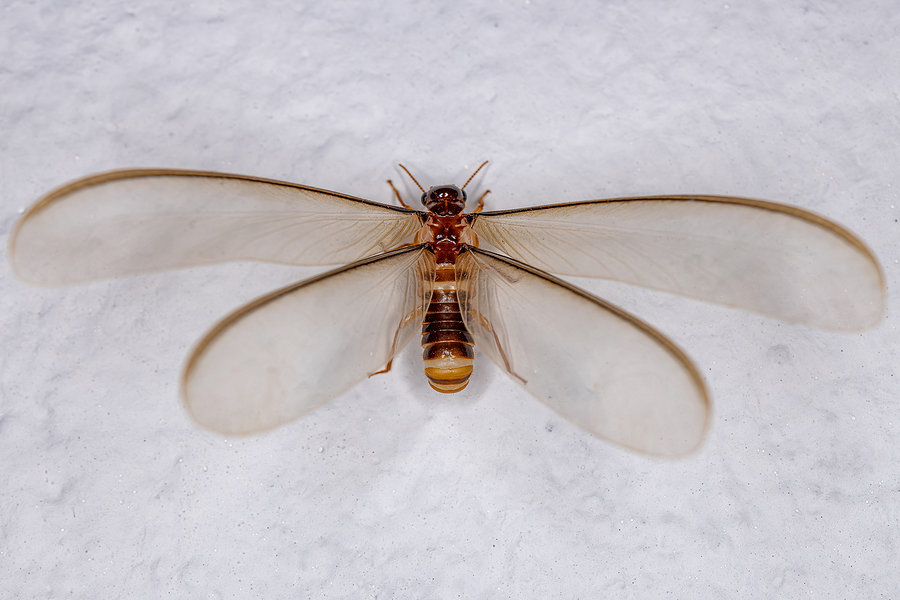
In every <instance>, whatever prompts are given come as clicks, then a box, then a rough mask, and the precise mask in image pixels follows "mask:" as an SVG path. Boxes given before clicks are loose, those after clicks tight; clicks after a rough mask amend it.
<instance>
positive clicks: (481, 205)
mask: <svg viewBox="0 0 900 600" xmlns="http://www.w3.org/2000/svg"><path fill="white" fill-rule="evenodd" d="M490 193H491V190H484V193H483V194H482V195H481V196H479V197H478V205H477V206H476V207H475V210H473V211H472V212H473V213H480V212H481V209H483V208H484V197H485V196H487V195H488V194H490Z"/></svg>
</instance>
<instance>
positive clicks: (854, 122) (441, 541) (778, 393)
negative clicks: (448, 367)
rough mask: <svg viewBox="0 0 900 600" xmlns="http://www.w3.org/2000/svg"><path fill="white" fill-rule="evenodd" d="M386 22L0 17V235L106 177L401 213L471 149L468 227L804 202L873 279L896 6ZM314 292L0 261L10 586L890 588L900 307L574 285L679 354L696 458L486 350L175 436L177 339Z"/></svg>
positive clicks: (711, 591)
mask: <svg viewBox="0 0 900 600" xmlns="http://www.w3.org/2000/svg"><path fill="white" fill-rule="evenodd" d="M384 4H385V3H370V2H360V1H347V2H329V3H326V2H321V3H312V2H307V3H303V2H301V3H291V2H268V3H261V2H252V1H248V0H244V1H241V0H226V1H224V2H207V1H199V2H169V1H166V2H154V3H150V2H146V3H141V2H138V3H125V2H118V1H116V0H99V1H87V2H79V3H72V2H60V1H56V2H51V1H46V0H43V1H42V0H37V1H35V2H20V1H11V2H6V3H5V4H4V5H3V7H2V8H0V14H2V18H0V168H2V173H0V202H2V206H0V232H2V234H3V236H4V237H8V235H9V232H10V230H11V227H12V226H13V223H14V222H15V220H16V219H17V218H18V216H19V214H20V211H21V210H22V209H23V208H24V207H26V206H28V205H29V204H31V203H32V202H33V201H34V200H35V199H36V198H37V197H39V196H40V195H41V194H42V193H45V192H47V191H48V190H50V189H51V188H53V187H55V186H57V185H59V184H62V183H64V182H66V181H67V180H70V179H73V178H76V177H79V176H83V175H86V174H89V173H93V172H96V171H101V170H106V169H113V168H121V167H129V166H170V167H182V168H199V169H212V170H220V171H230V172H239V173H248V174H255V175H260V176H265V177H273V178H279V179H288V180H292V181H299V182H302V183H307V184H310V185H315V186H318V187H323V188H326V189H334V190H339V191H343V192H346V193H350V194H354V195H360V196H365V197H370V198H372V199H375V200H380V201H389V200H390V193H389V189H388V187H387V186H386V185H385V184H384V180H385V179H386V178H388V177H394V178H395V179H397V178H398V175H397V171H396V170H395V168H394V167H393V165H394V163H396V162H397V161H398V160H402V161H405V162H406V163H407V164H408V165H410V166H411V167H412V168H413V169H414V170H415V172H416V173H419V174H420V175H421V177H420V178H421V179H423V180H425V181H427V182H431V183H438V182H440V183H444V182H447V181H448V180H457V181H458V179H459V177H460V176H461V174H462V173H466V172H468V171H469V170H470V169H471V168H472V167H473V166H475V165H477V164H478V162H480V161H481V160H482V159H485V158H489V159H491V160H492V161H493V162H492V165H491V167H490V169H489V171H488V172H487V174H486V176H485V178H484V183H485V184H486V185H489V187H490V188H491V189H492V190H493V192H494V193H493V194H492V195H491V196H490V197H489V200H490V202H491V207H492V208H507V207H515V206H524V205H533V204H543V203H548V202H561V201H574V200H582V199H588V198H595V197H604V196H621V195H639V194H650V193H667V192H668V193H691V192H694V193H703V192H705V193H717V194H733V195H743V196H751V197H759V198H766V199H771V200H776V201H782V202H788V203H792V204H796V205H798V206H802V207H804V208H807V209H811V210H814V211H817V212H820V213H822V214H825V215H827V216H829V217H831V218H833V219H835V220H837V221H838V222H840V223H842V224H844V225H846V226H847V227H849V228H850V229H852V230H853V231H855V232H856V233H858V234H859V235H860V236H861V237H863V238H864V239H865V240H866V242H867V243H868V244H870V246H871V247H872V248H873V250H874V251H875V252H876V253H877V254H878V255H879V256H880V258H881V260H882V262H883V265H884V268H885V271H886V275H887V280H888V285H889V288H893V287H894V282H895V281H896V277H897V275H898V272H900V269H898V262H897V261H898V258H897V257H898V256H900V225H898V216H900V208H898V205H900V198H898V195H900V142H898V140H900V118H898V114H900V77H898V73H900V37H898V35H897V32H898V31H900V13H898V11H897V10H896V3H895V2H892V1H891V0H882V1H864V2H857V3H844V4H841V3H833V2H813V3H807V2H799V1H787V2H778V3H775V2H762V3H737V2H735V3H725V2H718V3H715V2H702V1H687V2H635V3H626V2H603V3H586V2H581V3H579V2H544V1H532V2H528V1H524V2H503V3H493V4H491V3H478V2H404V1H398V2H393V3H387V4H388V5H387V6H384ZM122 235H123V236H127V235H128V232H122ZM313 272H314V271H313V270H310V269H291V268H284V267H275V266H264V265H233V266H222V267H216V268H207V269H194V270H189V271H182V272H177V273H170V274H160V275H153V276H145V277H135V278H131V279H125V280H119V281H111V282H102V283H96V284H92V285H85V286H80V287H71V288H65V289H36V288H31V287H28V286H27V285H25V284H23V283H21V282H19V281H17V280H15V279H14V278H13V277H12V276H11V273H10V270H9V265H8V264H7V263H6V261H3V262H0V344H2V348H3V353H2V355H0V361H2V362H0V365H2V373H0V376H2V379H0V464H2V473H3V478H2V483H0V597H3V598H163V597H166V598H168V597H171V598H256V597H271V598H286V597H299V598H493V597H501V598H504V597H505V598H599V597H614V598H662V597H673V598H724V597H730V598H738V597H739V598H806V597H810V598H895V597H898V595H900V575H898V573H900V569H898V553H900V543H898V535H900V472H898V469H897V465H898V462H900V442H898V439H900V393H898V391H900V390H898V388H900V381H898V377H897V375H896V371H897V366H898V347H900V335H898V331H897V326H896V314H897V313H896V307H897V303H896V295H891V296H890V297H889V310H888V314H887V316H886V318H885V320H884V321H883V322H882V324H881V325H880V326H879V327H877V328H876V329H873V330H870V331H866V332H863V333H860V334H852V335H841V334H833V333H823V332H819V331H814V330H810V329H806V328H803V327H799V326H792V325H786V324H783V323H779V322H777V321H773V320H769V319H765V318H762V317H758V316H754V315H749V314H745V313H741V312H737V311H732V310H728V309H724V308H718V307H714V306H710V305H706V304H702V303H698V302H691V301H687V300H682V299H679V298H674V297H671V296H666V295H661V294H652V293H649V292H643V291H639V290H632V289H630V288H627V287H626V286H621V285H614V284H604V283H599V282H591V281H583V280H582V281H579V282H578V283H580V284H583V285H585V286H586V287H588V288H589V289H590V290H592V291H594V292H596V293H601V294H603V295H604V296H605V297H607V298H609V299H611V300H612V301H614V302H616V303H618V304H620V305H622V306H624V307H625V308H627V309H628V310H630V311H632V312H634V313H636V314H638V315H640V316H642V317H644V318H646V319H647V320H648V321H650V322H651V323H653V324H654V325H656V326H657V327H659V328H660V329H661V330H662V331H664V332H666V333H667V334H669V335H671V337H672V338H673V339H674V340H675V341H676V342H677V343H678V344H680V345H681V346H682V347H683V348H684V349H685V350H686V351H687V352H688V353H689V354H690V355H691V356H692V358H693V359H694V360H695V361H696V362H697V364H698V365H699V366H700V369H701V371H702V373H703V374H704V376H705V377H706V380H707V383H708V385H709V387H710V389H711V391H712V393H713V397H714V402H715V417H714V422H713V427H712V429H711V432H710V435H709V439H708V441H707V443H706V445H705V446H704V447H703V449H702V450H701V451H700V452H699V453H698V454H696V455H695V456H692V457H690V458H688V459H685V460H683V461H676V462H669V461H657V460H651V459H647V458H645V457H642V456H638V455H633V454H629V453H627V452H625V451H622V450H619V449H617V448H615V447H613V446H611V445H609V444H606V443H604V442H602V441H600V440H597V439H594V438H591V437H588V436H586V435H585V434H583V433H582V432H580V431H578V430H576V429H575V428H574V427H572V426H570V425H568V424H567V423H565V422H563V421H561V420H560V419H558V418H557V417H556V416H555V415H554V414H552V413H551V412H550V411H549V410H547V409H545V408H544V407H543V406H541V405H540V404H539V403H538V402H536V401H535V400H533V399H532V398H531V397H529V396H528V395H527V394H526V393H525V392H523V391H522V390H521V389H520V388H518V387H517V385H516V384H515V383H514V382H512V381H511V380H509V379H508V378H506V377H505V376H504V375H503V374H502V373H501V372H500V371H498V370H497V369H496V368H495V367H494V366H493V365H491V364H489V363H487V362H484V361H482V362H480V363H479V365H478V371H477V375H476V376H475V379H474V381H473V383H472V384H471V385H470V386H469V389H468V390H466V392H464V393H462V394H460V395H456V396H450V397H445V396H438V395H436V394H434V393H433V392H431V391H430V390H429V388H428V386H427V384H426V382H425V380H424V378H423V377H422V375H421V364H420V362H419V358H418V349H417V348H415V347H411V348H410V349H408V351H407V352H405V353H404V354H403V355H402V357H401V359H400V360H399V362H398V363H397V364H396V366H395V368H394V371H393V372H392V373H390V374H389V375H386V376H382V377H377V378H373V379H371V380H369V381H367V382H365V383H364V384H362V385H360V386H358V387H357V388H355V389H353V390H352V391H351V392H349V393H347V394H346V395H344V396H342V397H341V398H338V399H336V400H335V401H334V402H333V403H331V404H330V405H328V406H327V407H325V408H323V409H321V410H319V411H318V412H316V413H315V414H313V415H312V416H310V417H308V418H306V419H304V420H302V421H300V422H297V423H295V424H293V425H290V426H288V427H284V428H282V429H280V430H277V431H275V432H273V433H270V434H267V435H262V436H259V437H252V438H246V439H223V438H221V437H218V436H216V435H214V434H211V433H208V432H206V431H203V430H200V429H198V428H197V427H196V426H194V425H193V424H192V423H191V422H190V421H189V420H188V418H187V417H186V415H185V413H184V412H183V410H182V408H181V406H180V401H179V397H178V384H177V382H178V377H179V373H180V368H181V363H182V361H183V359H184V357H185V356H186V354H187V353H188V351H189V349H190V347H191V346H192V344H193V343H194V342H195V341H196V340H197V339H198V338H199V337H200V336H201V335H202V334H203V333H204V332H205V331H206V330H207V329H208V328H209V327H210V326H212V324H213V323H215V322H216V321H217V320H218V319H219V318H221V317H222V316H223V315H225V314H226V313H227V312H229V311H230V310H232V309H233V308H235V307H237V306H239V305H240V304H241V303H243V302H244V301H247V300H249V299H251V298H253V297H255V296H257V295H260V294H262V293H264V292H266V291H269V290H270V289H273V288H275V287H277V286H279V285H282V284H286V283H288V282H290V281H293V280H296V279H298V278H300V277H304V276H307V275H309V274H311V273H313ZM606 342H607V343H615V341H614V340H608V341H606ZM311 343H314V341H311ZM360 343H365V341H364V340H360ZM559 343H560V344H565V338H564V337H561V338H560V340H559ZM548 351H552V349H548Z"/></svg>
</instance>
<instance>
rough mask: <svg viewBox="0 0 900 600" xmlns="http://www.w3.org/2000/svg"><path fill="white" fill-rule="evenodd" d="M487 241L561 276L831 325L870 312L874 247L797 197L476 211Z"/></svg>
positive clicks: (880, 290)
mask: <svg viewBox="0 0 900 600" xmlns="http://www.w3.org/2000/svg"><path fill="white" fill-rule="evenodd" d="M473 227H474V229H475V231H476V233H477V234H478V235H479V236H480V238H481V240H482V241H483V242H487V243H489V244H491V245H492V246H495V247H496V248H498V249H500V250H501V251H503V252H504V253H506V254H508V255H509V256H512V257H513V258H515V259H517V260H520V261H522V262H525V263H528V264H530V265H534V266H536V267H539V268H541V269H544V270H547V271H550V272H553V273H560V274H564V275H576V276H586V277H603V278H607V279H616V280H619V281H625V282H628V283H634V284H637V285H641V286H645V287H649V288H654V289H658V290H663V291H667V292H675V293H677V294H682V295H684V296H689V297H692V298H697V299H700V300H707V301H710V302H717V303H720V304H725V305H728V306H734V307H738V308H744V309H748V310H752V311H756V312H759V313H762V314H766V315H770V316H774V317H777V318H780V319H784V320H786V321H792V322H797V323H804V324H807V325H813V326H817V327H822V328H825V329H836V330H855V329H859V328H863V327H867V326H870V325H873V324H874V323H876V322H877V321H878V320H879V319H880V318H881V314H882V312H883V310H884V283H883V279H882V274H881V269H880V267H879V266H878V262H877V261H876V259H875V257H874V256H873V255H872V253H871V252H870V251H869V250H868V249H867V248H866V247H865V245H864V244H863V243H862V242H861V241H860V240H859V239H858V238H856V237H855V236H854V235H853V234H851V233H850V232H848V231H847V230H846V229H844V228H842V227H840V226H839V225H837V224H835V223H832V222H831V221H828V220H827V219H824V218H822V217H819V216H817V215H814V214H812V213H809V212H806V211H803V210H801V209H799V208H794V207H789V206H784V205H781V204H774V203H769V202H762V201H758V200H748V199H743V198H729V197H721V196H671V197H659V198H623V199H615V200H596V201H592V202H579V203H574V204H558V205H553V206H541V207H536V208H533V209H522V210H512V211H502V212H492V213H482V214H480V215H476V216H475V218H474V223H473Z"/></svg>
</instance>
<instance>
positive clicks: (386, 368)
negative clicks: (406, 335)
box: [369, 308, 422, 377]
mask: <svg viewBox="0 0 900 600" xmlns="http://www.w3.org/2000/svg"><path fill="white" fill-rule="evenodd" d="M421 312H422V309H421V308H416V310H414V311H412V312H411V313H409V314H408V315H406V316H405V317H403V320H401V321H400V323H399V324H398V325H397V329H396V331H394V339H393V341H391V358H390V360H388V361H387V364H386V365H385V366H384V368H383V369H381V370H380V371H375V372H374V373H369V377H374V376H375V375H381V374H383V373H387V372H388V371H390V370H391V365H392V364H393V362H394V355H396V354H397V340H398V339H399V337H400V332H401V331H402V330H403V328H404V327H406V326H407V325H409V323H410V321H412V320H413V319H416V318H420V314H421Z"/></svg>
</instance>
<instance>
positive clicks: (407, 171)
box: [397, 163, 477, 194]
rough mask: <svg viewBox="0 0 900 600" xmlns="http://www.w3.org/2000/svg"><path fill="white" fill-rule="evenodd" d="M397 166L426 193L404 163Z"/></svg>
mask: <svg viewBox="0 0 900 600" xmlns="http://www.w3.org/2000/svg"><path fill="white" fill-rule="evenodd" d="M397 166H398V167H400V168H401V169H403V170H404V171H406V174H407V175H409V178H410V179H412V181H413V183H414V184H416V187H418V188H419V189H420V190H422V193H423V194H424V193H425V188H423V187H422V186H421V185H419V182H418V181H416V178H415V177H413V174H412V173H410V172H409V169H407V168H406V167H404V166H403V163H397ZM476 173H477V171H476Z"/></svg>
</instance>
